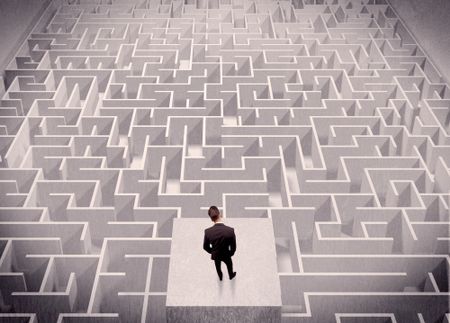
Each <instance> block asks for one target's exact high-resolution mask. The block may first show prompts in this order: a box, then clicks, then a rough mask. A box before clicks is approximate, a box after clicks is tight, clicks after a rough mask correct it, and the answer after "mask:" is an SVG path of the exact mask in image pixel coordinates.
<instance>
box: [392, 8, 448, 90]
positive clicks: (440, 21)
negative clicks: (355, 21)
mask: <svg viewBox="0 0 450 323" xmlns="http://www.w3.org/2000/svg"><path fill="white" fill-rule="evenodd" d="M389 3H390V4H391V5H392V7H393V8H394V9H395V10H396V12H397V13H398V15H399V16H400V18H402V19H403V21H404V22H405V24H406V26H407V27H408V28H409V30H410V31H411V33H412V34H413V35H414V37H415V38H416V39H417V41H418V42H419V44H420V45H421V46H422V47H423V49H424V50H425V51H426V52H427V54H428V55H429V57H430V58H431V59H432V61H433V63H435V64H436V66H437V67H438V69H439V70H440V72H441V73H442V74H443V76H444V77H445V78H446V81H447V82H449V81H450V1H448V0H427V1H423V0H389Z"/></svg>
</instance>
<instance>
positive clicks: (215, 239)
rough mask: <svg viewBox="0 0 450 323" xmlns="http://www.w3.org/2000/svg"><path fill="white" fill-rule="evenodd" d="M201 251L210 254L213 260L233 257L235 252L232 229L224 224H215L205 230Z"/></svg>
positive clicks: (234, 239)
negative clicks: (203, 250)
mask: <svg viewBox="0 0 450 323" xmlns="http://www.w3.org/2000/svg"><path fill="white" fill-rule="evenodd" d="M203 249H205V251H206V252H208V253H210V254H211V259H213V260H215V259H217V260H220V259H224V258H229V257H231V256H233V255H234V253H235V251H236V235H235V234H234V228H232V227H229V226H226V225H225V224H224V223H215V224H214V225H213V226H212V227H210V228H207V229H205V237H204V239H203Z"/></svg>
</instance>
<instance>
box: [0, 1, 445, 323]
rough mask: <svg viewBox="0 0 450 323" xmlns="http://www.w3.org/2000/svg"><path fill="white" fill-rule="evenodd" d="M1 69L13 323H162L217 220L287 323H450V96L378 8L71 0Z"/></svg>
mask: <svg viewBox="0 0 450 323" xmlns="http://www.w3.org/2000/svg"><path fill="white" fill-rule="evenodd" d="M49 10H50V9H49ZM5 75H6V77H5V83H6V87H5V91H4V93H3V95H2V96H1V99H0V181H1V182H0V255H1V256H0V309H1V312H2V313H0V321H1V322H34V323H36V322H39V323H43V322H44V323H47V322H49V323H52V322H59V323H67V322H100V323H101V322H123V323H126V322H165V320H166V316H165V315H166V311H165V302H166V296H167V285H168V283H167V281H168V272H169V262H170V250H171V239H172V238H171V237H172V228H173V219H174V218H196V217H197V218H198V217H206V216H207V209H208V207H209V206H210V205H217V206H219V208H220V209H221V211H222V212H223V214H224V216H225V217H226V218H271V220H272V223H273V231H274V235H275V242H274V243H275V249H276V258H277V259H276V260H277V270H278V275H279V280H280V287H281V299H282V322H283V323H286V322H318V323H322V322H325V323H326V322H345V323H350V322H391V323H395V322H406V323H410V322H417V323H423V322H426V323H436V322H438V323H441V322H449V321H450V315H449V314H448V312H449V296H450V294H449V249H450V234H449V232H450V211H449V203H450V193H449V192H450V172H449V169H450V137H449V131H450V112H449V111H450V87H449V85H448V84H445V83H444V82H443V78H442V77H441V75H440V73H439V71H438V70H437V69H436V68H435V67H434V66H433V64H432V63H431V62H430V60H429V58H428V57H427V56H426V54H425V53H424V52H423V51H422V50H421V48H420V46H418V44H417V43H416V41H415V40H414V37H413V36H412V35H411V34H410V33H409V32H408V30H407V29H406V28H405V26H404V24H403V23H402V21H401V20H400V19H399V18H398V17H397V16H396V14H395V12H394V11H393V10H392V8H391V7H390V6H389V4H388V3H387V2H385V0H362V1H348V0H316V1H311V0H292V1H271V0H186V1H184V0H183V1H179V0H134V1H132V0H126V1H125V0H123V1H115V0H108V1H104V0H74V1H72V0H65V1H63V2H62V4H61V5H60V6H59V9H58V10H57V11H56V12H50V11H47V12H45V13H44V15H43V16H42V19H41V20H40V21H39V22H38V23H37V25H36V26H35V28H34V29H33V31H32V32H31V33H30V35H29V37H28V39H27V41H26V42H25V43H24V45H23V47H22V48H21V49H20V50H19V52H18V53H17V55H16V57H15V59H14V60H13V61H12V62H11V63H10V65H9V66H8V68H7V70H6V71H5ZM199 247H201V246H199ZM237 252H238V251H237ZM208 270H211V268H208ZM130 312H132V313H134V314H135V315H134V316H127V315H126V313H130Z"/></svg>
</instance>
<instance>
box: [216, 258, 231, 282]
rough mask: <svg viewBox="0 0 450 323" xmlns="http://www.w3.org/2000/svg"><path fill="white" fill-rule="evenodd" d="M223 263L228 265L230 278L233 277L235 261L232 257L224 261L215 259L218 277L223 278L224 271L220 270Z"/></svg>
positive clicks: (223, 259)
mask: <svg viewBox="0 0 450 323" xmlns="http://www.w3.org/2000/svg"><path fill="white" fill-rule="evenodd" d="M221 261H223V262H224V263H225V265H227V271H228V277H231V274H232V273H233V261H232V260H231V257H229V258H222V259H214V264H215V265H216V271H217V275H219V277H221V276H222V269H220V262H221Z"/></svg>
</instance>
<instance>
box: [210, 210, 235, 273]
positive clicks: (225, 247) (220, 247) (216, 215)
mask: <svg viewBox="0 0 450 323" xmlns="http://www.w3.org/2000/svg"><path fill="white" fill-rule="evenodd" d="M208 215H209V217H210V218H211V221H213V222H214V225H213V226H212V227H210V228H207V229H205V237H204V239H203V249H205V251H206V252H207V253H210V254H211V259H212V260H214V264H215V266H216V271H217V275H219V279H220V280H222V277H223V274H222V270H221V268H220V265H221V262H222V261H223V262H224V263H225V265H226V266H227V270H228V277H229V278H230V280H231V279H233V278H234V277H235V276H236V272H235V271H234V272H233V261H232V260H231V257H232V256H233V255H234V253H235V251H236V235H235V234H234V229H233V228H232V227H229V226H226V225H225V223H223V222H222V215H221V214H220V211H219V209H218V208H217V207H216V206H211V207H210V208H209V210H208Z"/></svg>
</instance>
